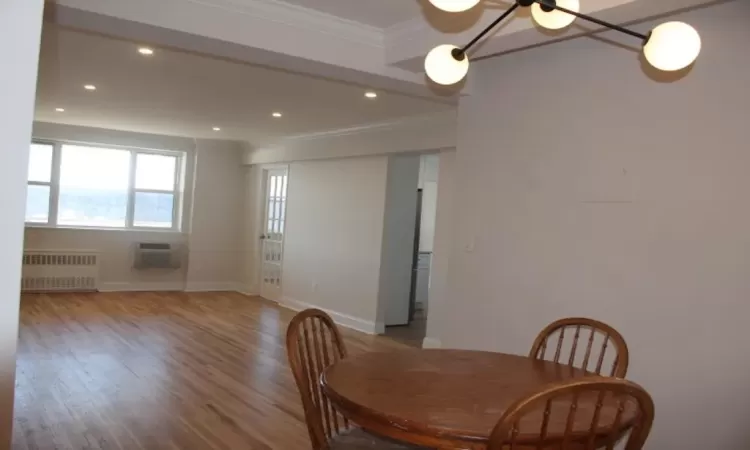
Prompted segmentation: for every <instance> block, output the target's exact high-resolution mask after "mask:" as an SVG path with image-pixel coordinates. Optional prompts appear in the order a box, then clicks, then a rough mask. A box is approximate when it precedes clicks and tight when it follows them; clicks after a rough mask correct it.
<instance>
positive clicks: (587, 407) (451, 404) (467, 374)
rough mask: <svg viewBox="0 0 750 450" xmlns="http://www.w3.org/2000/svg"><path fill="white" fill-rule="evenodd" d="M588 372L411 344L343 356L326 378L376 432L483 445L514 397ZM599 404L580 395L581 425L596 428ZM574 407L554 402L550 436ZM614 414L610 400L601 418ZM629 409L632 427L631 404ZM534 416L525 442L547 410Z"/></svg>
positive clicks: (355, 416)
mask: <svg viewBox="0 0 750 450" xmlns="http://www.w3.org/2000/svg"><path fill="white" fill-rule="evenodd" d="M586 375H587V373H586V372H585V371H583V370H581V369H576V368H572V367H568V366H563V365H560V364H555V363H552V362H547V361H539V360H533V359H530V358H527V357H525V356H518V355H506V354H502V353H489V352H478V351H463V350H405V351H397V352H390V353H368V354H364V355H360V356H357V357H353V358H348V359H345V360H342V361H340V362H338V363H336V364H335V365H333V366H331V367H329V368H328V369H326V370H325V371H324V373H323V375H322V377H321V383H322V385H323V389H324V390H325V392H326V395H328V396H329V398H330V399H331V401H332V402H333V403H334V404H335V405H336V407H337V408H339V410H340V411H341V412H342V413H343V414H344V415H345V416H347V417H348V418H349V419H350V420H352V421H353V422H355V423H357V424H358V425H360V426H362V427H364V428H366V429H369V430H370V431H373V432H376V433H380V434H385V435H387V436H390V437H393V438H395V439H400V440H405V441H407V442H411V443H414V444H423V445H425V444H428V443H429V444H433V445H437V444H439V443H441V442H442V443H450V442H453V443H454V444H455V443H456V442H466V443H477V444H483V443H485V442H486V441H487V439H488V438H489V434H490V432H491V431H492V429H493V428H494V426H495V425H496V424H497V422H498V420H499V419H500V417H501V416H502V415H503V413H504V412H505V410H506V409H507V408H508V407H509V406H510V405H511V404H512V403H513V402H515V401H516V400H518V399H519V398H521V397H523V396H525V395H527V394H530V393H532V392H534V391H536V390H538V389H539V388H541V387H542V386H544V385H546V384H549V383H553V382H560V381H565V380H569V379H572V378H580V377H583V376H586ZM595 404H596V398H595V396H592V397H591V398H586V397H584V396H582V397H581V398H579V407H578V411H577V413H576V422H575V425H574V428H573V430H574V431H581V432H583V431H584V430H588V429H589V427H590V426H591V422H592V417H593V410H594V408H595ZM569 405H570V403H560V404H559V405H557V406H556V405H554V404H553V414H552V415H551V416H550V422H549V430H548V433H549V434H548V435H549V436H554V435H555V434H557V433H559V434H562V433H563V431H564V429H565V421H566V418H567V416H566V414H567V412H568V408H569ZM631 406H632V405H631ZM628 409H631V408H628ZM615 414H616V406H615V401H614V400H613V399H608V400H606V401H605V406H604V407H603V409H602V411H601V416H600V421H599V423H600V424H601V425H603V426H606V425H607V424H610V425H611V424H612V422H613V420H614V416H615ZM625 415H626V416H630V417H629V418H627V419H625V420H623V424H624V425H627V424H628V422H630V421H632V419H633V412H632V410H631V411H630V412H627V411H626V414H625ZM534 416H535V415H534V414H532V415H531V416H529V417H528V418H526V419H524V420H523V421H522V423H521V436H519V437H520V440H519V442H521V441H524V440H526V441H528V442H534V439H535V438H536V439H538V438H539V430H540V428H541V427H540V423H541V420H542V414H541V411H540V413H539V414H537V415H536V416H537V417H534ZM415 436H416V437H415ZM478 448H481V445H480V446H479V447H478Z"/></svg>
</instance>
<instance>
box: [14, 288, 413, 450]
mask: <svg viewBox="0 0 750 450" xmlns="http://www.w3.org/2000/svg"><path fill="white" fill-rule="evenodd" d="M293 315H294V312H292V311H289V310H286V309H283V308H280V307H278V306H276V305H275V304H274V303H271V302H268V301H265V300H262V299H259V298H248V297H244V296H242V295H240V294H232V293H190V294H187V293H95V294H34V295H25V296H24V297H23V299H22V302H21V328H20V337H19V348H18V368H17V381H16V409H15V421H14V440H13V449H14V450H22V449H23V450H26V449H28V450H37V449H39V450H53V449H55V450H56V449H60V450H62V449H75V450H83V449H103V450H106V449H127V450H137V449H149V450H152V449H153V450H157V449H159V450H161V449H179V450H190V449H196V450H208V449H284V450H297V449H299V450H302V449H305V450H307V449H309V448H310V444H309V440H308V437H307V430H306V428H305V424H304V416H303V414H302V407H301V404H300V400H299V395H298V392H297V389H296V386H295V385H294V380H293V379H292V375H291V372H290V371H289V367H288V365H287V361H286V351H285V346H284V334H285V332H286V326H287V323H288V322H289V320H290V319H291V318H292V316H293ZM342 332H343V333H344V335H345V339H346V344H347V347H348V348H349V351H350V353H351V354H357V353H359V352H365V351H374V350H381V351H382V350H390V349H396V348H402V344H399V343H397V342H395V341H392V340H390V339H388V338H385V337H375V336H367V335H364V334H361V333H357V332H354V331H350V330H348V329H346V328H342Z"/></svg>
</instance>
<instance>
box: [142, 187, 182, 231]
mask: <svg viewBox="0 0 750 450" xmlns="http://www.w3.org/2000/svg"><path fill="white" fill-rule="evenodd" d="M173 209H174V195H173V194H161V193H154V192H136V193H135V211H134V214H133V225H134V226H136V227H156V228H172V211H173Z"/></svg>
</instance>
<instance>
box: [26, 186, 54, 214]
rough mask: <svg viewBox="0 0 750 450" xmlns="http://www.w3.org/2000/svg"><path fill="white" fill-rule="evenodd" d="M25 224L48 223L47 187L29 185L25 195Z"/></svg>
mask: <svg viewBox="0 0 750 450" xmlns="http://www.w3.org/2000/svg"><path fill="white" fill-rule="evenodd" d="M26 222H34V223H47V222H49V186H35V185H29V190H28V191H27V194H26Z"/></svg>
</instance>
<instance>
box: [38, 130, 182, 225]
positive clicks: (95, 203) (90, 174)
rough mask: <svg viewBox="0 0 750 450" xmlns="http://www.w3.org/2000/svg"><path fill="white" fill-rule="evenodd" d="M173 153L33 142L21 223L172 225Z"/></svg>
mask: <svg viewBox="0 0 750 450" xmlns="http://www.w3.org/2000/svg"><path fill="white" fill-rule="evenodd" d="M178 162H179V155H178V154H175V153H167V152H148V151H140V150H127V149H118V148H102V147H92V146H84V145H68V144H62V145H56V144H44V143H33V144H31V156H30V162H29V173H28V181H29V191H28V196H27V202H26V221H27V222H29V223H35V224H46V225H51V226H63V227H96V228H130V227H135V228H162V229H177V228H178V224H177V222H178V221H177V219H176V214H175V211H176V206H177V203H178V189H177V187H178V180H179V173H178V169H179V164H178Z"/></svg>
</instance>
